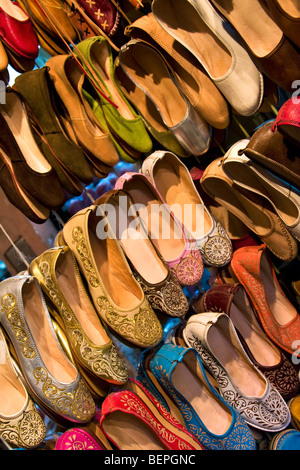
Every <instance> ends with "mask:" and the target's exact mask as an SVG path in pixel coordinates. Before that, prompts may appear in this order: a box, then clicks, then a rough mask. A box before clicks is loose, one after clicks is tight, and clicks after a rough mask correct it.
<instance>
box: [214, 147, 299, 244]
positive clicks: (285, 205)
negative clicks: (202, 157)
mask: <svg viewBox="0 0 300 470" xmlns="http://www.w3.org/2000/svg"><path fill="white" fill-rule="evenodd" d="M248 143H249V141H248V140H242V141H241V142H240V144H241V145H240V144H239V142H238V143H237V144H236V145H237V147H238V148H240V147H242V148H245V147H246V146H247V144H248ZM223 169H224V171H225V173H226V174H227V176H228V177H229V178H231V179H232V181H233V182H234V183H235V185H236V186H237V187H240V188H242V189H246V190H247V191H248V192H249V193H254V194H258V195H259V196H261V197H262V198H264V199H266V200H267V201H268V203H270V204H271V205H272V207H273V209H274V212H276V213H277V215H278V217H279V218H280V219H281V221H282V223H283V224H284V225H285V226H286V227H287V229H288V230H289V231H290V233H291V234H292V235H293V236H294V237H295V239H296V240H298V241H299V240H300V191H297V190H296V189H294V188H291V187H290V185H288V184H286V183H285V182H284V181H282V179H281V178H277V177H276V176H275V175H273V174H271V173H270V172H269V171H267V170H266V169H265V168H264V167H263V166H261V165H258V164H257V163H255V162H253V161H252V160H250V159H249V158H248V157H247V156H246V155H244V154H242V153H240V152H232V153H230V154H228V155H227V157H226V158H224V160H223Z"/></svg>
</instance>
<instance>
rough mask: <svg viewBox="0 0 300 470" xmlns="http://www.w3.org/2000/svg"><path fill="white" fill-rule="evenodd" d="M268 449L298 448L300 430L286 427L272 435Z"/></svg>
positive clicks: (299, 445) (291, 449)
mask: <svg viewBox="0 0 300 470" xmlns="http://www.w3.org/2000/svg"><path fill="white" fill-rule="evenodd" d="M269 449H270V450H289V451H293V450H294V451H295V450H300V432H299V431H297V430H296V429H286V430H285V431H282V432H280V433H278V434H276V436H275V437H273V439H272V441H271V443H270V447H269Z"/></svg>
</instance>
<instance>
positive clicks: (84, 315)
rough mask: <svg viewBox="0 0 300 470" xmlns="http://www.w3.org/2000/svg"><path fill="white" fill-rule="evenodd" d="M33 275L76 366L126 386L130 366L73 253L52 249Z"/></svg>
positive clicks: (36, 263)
mask: <svg viewBox="0 0 300 470" xmlns="http://www.w3.org/2000/svg"><path fill="white" fill-rule="evenodd" d="M29 272H30V273H31V274H32V275H33V276H35V277H36V278H37V279H38V281H39V284H40V286H41V288H42V290H43V292H44V294H45V295H46V297H47V298H48V299H49V301H50V302H51V304H53V306H54V310H53V311H52V312H53V313H54V317H55V319H56V321H57V322H58V324H59V325H60V326H61V328H62V329H63V330H64V331H65V334H66V336H67V339H68V342H69V344H70V349H71V352H72V356H73V357H74V360H75V363H77V362H79V364H80V366H81V367H83V369H84V370H86V371H87V373H88V374H90V375H91V376H94V378H95V379H99V378H100V379H102V380H104V381H107V382H109V383H113V384H116V385H120V384H124V383H125V382H126V381H127V379H128V373H127V369H126V366H125V364H124V363H123V361H122V359H121V357H120V356H119V354H118V351H117V349H116V347H115V345H114V343H113V342H112V340H111V338H109V336H108V335H107V333H106V331H105V329H104V328H103V325H102V323H101V321H100V319H99V317H98V315H97V313H96V311H95V309H94V306H93V305H92V303H91V301H90V298H89V296H88V293H87V292H86V289H85V287H84V285H83V282H82V279H81V277H80V273H79V268H78V265H77V262H76V259H75V256H74V255H73V253H72V251H71V250H70V249H69V248H68V247H67V246H65V247H63V248H52V249H49V250H47V251H45V252H44V253H42V254H41V255H40V256H38V257H37V258H35V259H34V260H33V261H32V263H31V265H30V268H29Z"/></svg>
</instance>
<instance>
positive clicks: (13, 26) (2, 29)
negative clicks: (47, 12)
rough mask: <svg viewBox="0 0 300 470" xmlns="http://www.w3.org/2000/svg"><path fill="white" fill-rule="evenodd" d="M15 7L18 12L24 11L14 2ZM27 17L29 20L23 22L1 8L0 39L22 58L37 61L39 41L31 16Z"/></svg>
mask: <svg viewBox="0 0 300 470" xmlns="http://www.w3.org/2000/svg"><path fill="white" fill-rule="evenodd" d="M13 5H14V8H16V9H17V10H18V9H20V10H22V9H21V7H20V6H19V5H17V4H16V3H14V2H13ZM22 11H23V10H22ZM23 12H24V11H23ZM26 16H27V19H25V20H23V21H22V20H20V19H17V18H14V17H13V16H11V15H10V14H9V13H7V12H6V11H5V10H4V9H3V8H0V38H1V40H2V41H3V42H4V44H6V46H7V47H9V48H11V49H12V50H14V51H15V52H17V53H18V54H20V55H21V56H25V57H27V58H28V59H36V58H37V56H38V53H39V49H38V40H37V37H36V34H35V32H34V28H33V25H32V23H31V20H30V18H29V16H28V15H26Z"/></svg>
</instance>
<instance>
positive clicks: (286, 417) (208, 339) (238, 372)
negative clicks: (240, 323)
mask: <svg viewBox="0 0 300 470" xmlns="http://www.w3.org/2000/svg"><path fill="white" fill-rule="evenodd" d="M182 334H183V338H184V340H185V342H186V344H187V346H188V347H192V348H194V349H196V350H197V351H198V352H199V354H200V356H201V359H202V361H203V363H204V364H205V367H207V369H208V370H209V372H210V373H211V375H212V376H213V377H214V379H215V380H216V382H217V384H218V387H219V393H220V394H221V395H222V396H223V398H224V399H225V400H226V402H227V403H229V404H230V405H231V406H232V407H233V408H234V409H235V410H236V411H238V412H239V413H240V414H241V416H243V418H244V419H245V421H246V422H247V423H248V424H249V425H251V426H253V427H255V428H258V429H261V430H263V431H267V432H278V431H281V430H282V429H285V428H286V427H287V426H288V424H289V423H290V419H291V416H290V411H289V408H288V406H287V404H286V402H285V401H284V399H283V398H282V397H281V395H280V394H279V392H278V391H277V390H276V389H275V388H274V387H273V385H272V384H271V383H270V382H269V381H268V379H267V378H266V377H265V376H264V375H263V374H262V373H261V372H260V371H259V370H258V369H257V368H256V367H255V366H254V364H253V363H252V362H251V360H250V359H249V357H248V356H247V354H246V352H245V350H244V348H243V346H242V344H241V342H240V340H239V338H238V335H237V332H236V330H235V328H234V325H233V323H232V320H231V319H230V317H228V315H226V314H225V313H216V312H206V313H200V314H197V315H193V316H192V317H190V319H189V320H188V322H187V324H186V326H185V328H184V330H183V333H182Z"/></svg>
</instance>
